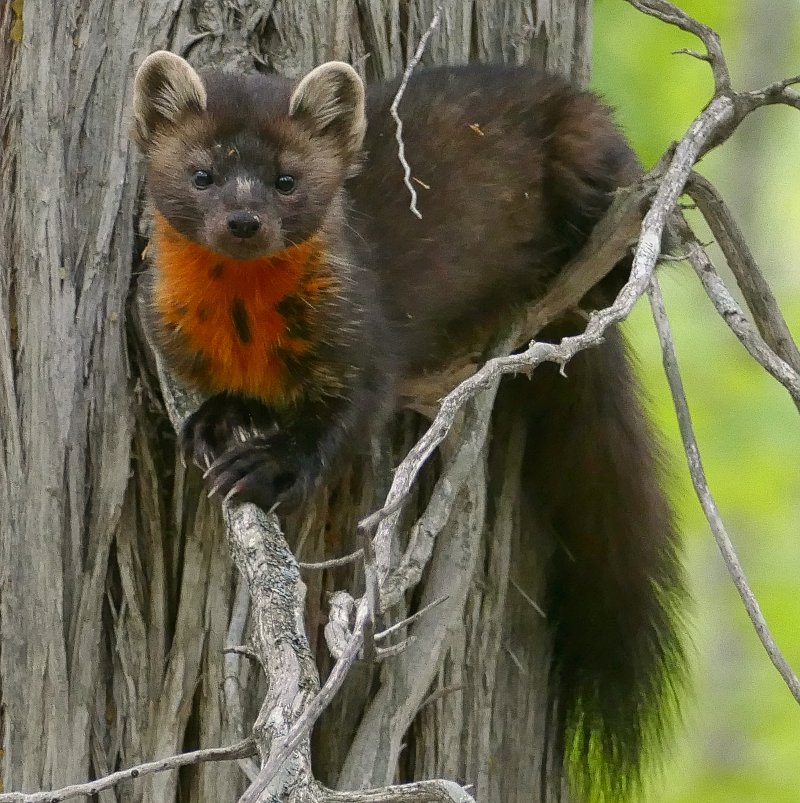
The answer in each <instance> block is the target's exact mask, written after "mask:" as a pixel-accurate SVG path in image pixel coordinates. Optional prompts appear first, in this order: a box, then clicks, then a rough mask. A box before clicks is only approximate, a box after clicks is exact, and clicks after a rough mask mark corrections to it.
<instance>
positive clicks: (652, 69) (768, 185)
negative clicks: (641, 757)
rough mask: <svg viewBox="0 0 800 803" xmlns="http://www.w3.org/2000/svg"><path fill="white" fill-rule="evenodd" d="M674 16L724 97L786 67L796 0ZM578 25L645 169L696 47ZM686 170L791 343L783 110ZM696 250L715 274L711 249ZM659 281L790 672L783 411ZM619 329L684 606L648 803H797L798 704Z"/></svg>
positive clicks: (799, 230)
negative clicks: (671, 530) (695, 169)
mask: <svg viewBox="0 0 800 803" xmlns="http://www.w3.org/2000/svg"><path fill="white" fill-rule="evenodd" d="M678 4H679V5H680V6H681V7H682V8H684V9H685V10H686V11H687V12H688V13H689V14H691V15H693V16H694V17H696V18H697V19H700V20H702V21H703V22H705V23H707V24H709V25H711V26H712V27H713V28H715V29H716V30H717V31H718V33H719V34H720V35H721V37H722V44H723V48H724V51H725V53H726V55H727V57H728V63H729V66H730V69H731V74H732V78H733V82H734V86H735V87H737V88H741V89H752V88H756V87H759V86H762V85H765V84H767V83H769V82H770V81H773V80H777V79H779V78H783V77H786V76H789V75H792V74H797V73H800V0H770V2H764V0H722V1H721V0H682V1H681V0H678ZM594 24H595V33H594V78H593V88H594V89H595V90H596V91H598V92H599V93H601V94H602V95H603V96H604V98H605V100H606V102H608V103H609V104H610V105H611V106H613V107H615V109H616V110H617V115H618V119H619V121H620V123H621V124H622V126H623V128H624V129H625V131H626V133H627V134H628V136H629V137H630V139H631V140H632V142H633V143H634V146H635V148H636V150H637V152H638V153H639V155H640V157H641V159H642V161H643V162H644V163H645V165H647V166H650V165H652V164H653V162H655V161H656V159H657V158H658V157H659V156H660V155H661V153H662V152H663V151H664V149H665V148H666V147H667V146H668V145H669V143H670V142H671V141H673V140H675V139H678V138H679V137H680V136H681V135H682V134H683V133H684V131H685V130H686V128H687V126H688V125H689V123H690V122H691V120H692V119H693V117H694V116H695V115H696V114H697V113H698V112H699V111H700V110H701V109H702V108H703V106H704V105H705V104H706V103H707V102H708V100H709V99H710V97H711V93H712V89H713V84H712V80H711V73H710V70H709V67H708V65H707V64H705V63H704V62H702V61H699V60H697V59H694V58H692V57H690V56H687V55H673V54H672V51H674V50H676V49H678V48H692V49H696V50H702V45H701V44H700V43H699V42H698V41H697V40H696V39H694V38H693V37H692V36H689V35H687V34H684V33H682V32H681V31H679V30H678V29H676V28H673V27H670V26H667V25H665V24H664V23H662V22H660V21H658V20H655V19H653V18H650V17H647V16H645V15H643V14H641V13H640V12H638V11H636V10H635V9H633V8H632V7H631V6H629V5H628V4H627V3H626V2H624V1H623V0H596V2H595V5H594ZM699 169H700V172H702V173H703V174H705V175H706V176H707V177H708V178H710V179H711V180H712V181H713V182H714V183H715V184H716V185H717V186H718V188H719V189H720V190H721V191H722V193H723V195H724V197H725V199H726V201H727V202H728V203H729V205H730V206H731V208H732V209H733V211H734V214H735V215H736V217H737V219H738V221H739V223H740V225H741V227H742V228H743V230H744V232H745V234H746V235H747V237H748V241H749V243H750V245H751V247H752V249H753V251H754V253H755V256H756V259H757V260H758V262H759V264H760V266H761V268H762V270H763V271H764V273H765V274H766V276H767V278H768V280H769V281H770V282H771V284H772V287H773V289H774V290H775V292H776V294H777V295H778V299H779V302H780V304H781V308H782V309H783V311H784V314H785V316H786V318H787V320H788V322H789V325H790V327H791V328H792V331H793V333H794V335H795V338H797V337H800V264H798V253H800V114H798V113H797V111H796V110H792V109H785V108H780V109H778V108H774V107H773V108H767V109H762V110H760V111H759V112H757V113H756V114H755V115H753V116H752V117H751V118H749V119H748V120H746V121H745V124H744V125H742V127H741V128H740V130H739V131H737V132H736V134H735V135H734V137H733V138H732V139H731V140H730V141H729V142H728V143H727V144H725V145H724V146H722V147H721V148H720V149H718V150H717V151H714V152H712V153H711V154H709V155H708V156H707V157H706V158H705V159H704V160H703V163H702V164H701V166H700V168H699ZM704 237H705V235H704ZM705 239H706V240H710V239H711V237H710V236H708V237H705ZM712 254H713V256H714V259H715V262H716V264H717V265H718V266H720V267H722V264H723V260H722V258H721V257H720V255H719V252H718V251H716V250H715V249H714V247H713V246H712ZM725 275H726V277H727V278H728V279H729V286H730V287H732V288H733V287H735V284H734V282H733V280H732V278H730V277H729V276H728V274H727V273H726V274H725ZM661 277H662V286H663V287H664V291H665V293H666V296H667V304H668V310H669V312H670V314H671V319H672V323H673V327H674V330H675V337H676V345H677V349H678V356H679V360H680V364H681V368H682V371H683V376H684V381H685V384H686V390H687V395H688V398H689V403H690V406H691V410H692V415H693V418H694V423H695V427H696V430H697V436H698V439H699V443H700V449H701V453H702V455H703V458H704V462H705V467H706V471H707V474H708V477H709V482H710V484H711V488H712V491H713V492H714V493H715V495H716V498H717V501H718V503H719V505H720V508H721V511H722V513H723V517H724V520H725V522H726V524H727V526H728V528H729V532H730V534H731V537H732V538H733V540H734V542H735V545H736V547H737V550H738V553H739V557H740V559H741V560H742V562H743V564H744V567H745V571H746V573H747V576H748V579H749V581H750V584H751V586H752V588H753V590H754V592H755V593H756V596H757V598H758V600H759V601H760V603H761V606H762V608H763V611H764V613H765V615H766V617H767V621H768V622H769V624H770V626H771V628H772V630H773V633H774V635H775V637H776V639H777V641H778V643H779V644H780V646H781V647H782V649H783V651H784V654H785V655H786V657H787V658H788V660H789V662H790V663H791V664H792V666H793V667H794V668H795V671H800V636H798V633H800V526H799V523H800V416H798V414H797V410H796V409H795V407H794V406H793V404H792V402H791V400H790V398H789V395H788V394H787V393H786V391H784V390H783V388H781V387H780V386H779V385H778V384H777V383H776V382H775V381H774V380H772V379H771V377H769V376H768V375H767V374H766V373H765V372H764V371H763V370H762V369H761V368H760V367H759V366H758V365H757V364H756V363H755V362H753V361H752V360H751V359H750V357H749V356H748V355H747V354H746V353H745V351H744V349H743V348H742V347H741V346H740V345H739V343H738V341H737V340H736V339H735V338H734V337H733V336H732V335H731V333H730V332H729V330H728V329H727V328H726V327H725V326H724V324H723V323H722V321H721V320H720V319H719V317H717V316H716V314H715V313H714V311H713V310H712V308H711V306H710V303H709V301H708V299H707V298H706V296H705V295H704V293H703V290H702V287H701V286H700V284H699V282H698V281H697V279H696V278H695V276H694V273H693V272H692V271H691V269H690V268H689V267H688V266H686V265H683V264H678V265H675V266H668V267H666V268H665V269H663V270H662V271H661ZM627 331H628V335H629V337H630V339H631V340H632V341H633V342H634V343H635V344H636V350H637V352H638V354H639V357H640V363H641V373H642V376H643V380H644V384H645V385H646V387H647V389H648V391H649V393H650V396H651V400H652V409H653V415H654V417H655V419H656V420H657V422H658V424H659V425H660V427H661V428H662V430H663V431H664V432H665V433H666V440H667V447H668V452H669V458H670V459H669V467H670V470H671V475H672V476H671V487H672V495H673V498H674V501H675V506H676V508H677V510H678V512H679V514H680V517H681V520H682V525H683V530H684V531H685V533H686V536H687V550H686V551H687V558H688V566H689V571H690V582H691V587H692V592H693V595H694V598H695V612H694V617H693V627H692V630H693V641H694V654H695V672H694V677H695V689H694V695H693V698H692V699H690V700H689V701H687V704H686V706H685V726H684V729H683V732H682V733H681V734H680V735H679V738H678V739H677V746H676V747H675V749H674V751H673V754H672V756H671V757H670V759H669V760H668V762H667V765H666V771H665V772H664V773H663V775H662V776H661V777H660V778H659V779H658V780H657V781H656V782H655V783H654V784H653V787H652V789H651V792H650V794H649V795H648V796H647V799H648V801H650V802H651V803H699V802H700V801H702V803H723V801H724V803H798V801H800V708H798V706H797V704H796V703H795V702H794V700H793V699H792V697H791V695H790V694H789V692H788V690H787V689H786V687H785V686H784V685H783V683H782V681H781V679H780V678H779V676H778V674H777V672H776V671H775V670H774V668H773V667H772V665H771V663H770V662H769V659H768V658H767V656H766V654H765V653H764V651H763V650H762V648H761V646H760V643H759V642H758V639H757V637H756V635H755V632H754V630H753V628H752V626H751V624H750V622H749V620H748V619H747V617H746V616H745V613H744V609H743V607H742V604H741V602H740V600H739V598H738V596H737V594H736V592H735V590H734V588H733V585H732V584H731V582H730V580H729V579H728V576H727V574H726V571H725V568H724V565H723V563H722V560H721V558H720V556H719V554H718V552H717V549H716V545H715V544H714V541H713V539H712V537H711V534H710V531H709V529H708V526H707V524H706V523H705V520H704V518H703V516H702V513H701V511H700V507H699V504H698V503H697V501H696V498H695V496H694V493H693V490H692V487H691V484H690V482H689V478H688V474H687V471H686V467H685V460H684V458H683V452H682V449H681V447H680V442H679V439H678V430H677V425H676V423H675V417H674V413H673V411H672V402H671V399H670V397H669V391H668V388H667V385H666V382H665V380H664V378H663V371H662V368H661V358H660V352H659V350H658V345H657V341H656V337H655V334H654V330H653V325H652V321H651V318H650V312H649V307H648V306H647V305H646V304H641V303H640V305H639V307H638V309H637V310H636V311H635V313H634V315H633V317H632V319H631V320H630V321H629V323H628V325H627Z"/></svg>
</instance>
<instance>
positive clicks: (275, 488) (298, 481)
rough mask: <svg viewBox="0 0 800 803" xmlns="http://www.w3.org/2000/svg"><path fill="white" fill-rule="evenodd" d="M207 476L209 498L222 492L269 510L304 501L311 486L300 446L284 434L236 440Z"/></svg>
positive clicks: (283, 509)
mask: <svg viewBox="0 0 800 803" xmlns="http://www.w3.org/2000/svg"><path fill="white" fill-rule="evenodd" d="M203 476H204V478H205V480H206V482H207V484H208V486H209V488H210V490H209V492H208V495H209V497H210V496H213V495H214V494H219V495H220V496H221V497H222V498H223V500H224V501H226V502H227V501H229V500H231V499H235V501H237V502H252V503H253V504H255V505H258V506H259V507H260V508H261V509H262V510H267V511H269V510H272V509H273V508H275V507H276V506H280V510H281V512H282V513H283V512H286V511H287V510H290V509H292V508H294V507H296V506H297V504H299V503H300V502H301V501H302V499H303V496H304V495H305V491H306V489H307V488H308V485H309V476H308V472H307V471H305V470H304V469H303V467H302V465H301V462H300V461H299V460H298V459H297V448H296V446H294V445H293V444H292V443H290V442H289V439H288V438H286V437H285V436H284V435H283V433H277V434H276V435H273V436H272V437H262V436H257V437H253V438H251V439H249V440H247V441H245V442H244V443H234V444H233V445H232V446H230V447H229V448H228V449H227V450H226V451H225V452H224V453H223V454H222V455H221V456H220V457H219V458H217V459H216V460H215V461H214V462H213V463H212V464H211V466H210V467H209V468H208V469H207V471H206V473H205V474H204V475H203Z"/></svg>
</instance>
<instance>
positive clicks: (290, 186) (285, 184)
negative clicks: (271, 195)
mask: <svg viewBox="0 0 800 803" xmlns="http://www.w3.org/2000/svg"><path fill="white" fill-rule="evenodd" d="M275 189H276V190H277V191H278V192H279V193H281V194H282V195H288V194H289V193H290V192H293V191H294V176H288V175H284V176H278V178H276V179H275Z"/></svg>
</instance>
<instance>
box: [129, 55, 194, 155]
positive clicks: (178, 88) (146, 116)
mask: <svg viewBox="0 0 800 803" xmlns="http://www.w3.org/2000/svg"><path fill="white" fill-rule="evenodd" d="M205 108H206V89H205V87H204V86H203V82H202V81H201V80H200V76H199V75H198V74H197V73H196V72H195V71H194V69H193V68H192V67H191V65H190V64H189V62H188V61H186V60H185V59H182V58H181V57H180V56H176V55H175V54H174V53H168V52H167V51H166V50H157V51H156V52H155V53H151V54H150V55H149V56H148V57H147V58H146V59H145V60H144V61H143V62H142V66H141V67H139V70H138V72H137V73H136V80H135V81H134V84H133V119H134V126H135V130H134V133H135V136H136V138H137V140H138V141H139V144H140V145H141V146H142V148H145V149H146V148H147V147H148V145H150V144H151V143H152V141H153V136H154V135H155V134H157V133H158V131H159V130H160V129H163V128H164V127H166V126H169V125H172V124H173V123H175V122H177V121H178V119H179V118H180V116H181V115H182V114H183V113H184V112H187V111H194V112H202V111H204V110H205Z"/></svg>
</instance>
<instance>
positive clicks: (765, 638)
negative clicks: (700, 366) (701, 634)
mask: <svg viewBox="0 0 800 803" xmlns="http://www.w3.org/2000/svg"><path fill="white" fill-rule="evenodd" d="M648 295H649V298H650V307H651V309H652V311H653V319H654V320H655V324H656V328H657V329H658V337H659V340H660V341H661V351H662V355H663V359H664V371H665V372H666V374H667V380H668V382H669V387H670V391H671V392H672V400H673V402H674V404H675V413H676V414H677V417H678V424H679V426H680V431H681V438H682V439H683V448H684V450H685V452H686V459H687V461H688V463H689V473H690V474H691V477H692V484H693V485H694V489H695V492H696V493H697V498H698V499H699V500H700V505H701V506H702V508H703V513H705V516H706V519H707V520H708V523H709V525H710V527H711V532H712V533H713V534H714V539H715V540H716V542H717V546H718V547H719V550H720V552H721V554H722V558H723V560H724V561H725V565H726V566H727V568H728V573H729V574H730V576H731V580H733V584H734V585H735V586H736V590H737V591H738V592H739V596H740V597H741V598H742V602H743V603H744V607H745V610H746V611H747V615H748V616H749V617H750V621H751V622H752V623H753V626H754V627H755V630H756V633H757V634H758V637H759V639H760V641H761V643H762V645H763V646H764V649H765V650H766V652H767V655H769V657H770V660H771V661H772V663H773V665H774V666H775V668H776V669H777V670H778V672H779V673H780V675H781V677H782V678H783V680H784V682H785V683H786V686H787V687H788V689H789V691H790V692H791V693H792V695H793V697H794V698H795V700H797V702H798V703H800V680H798V678H797V676H796V675H795V674H794V672H793V671H792V669H791V667H790V666H789V664H788V663H787V661H786V659H785V658H784V657H783V655H782V654H781V651H780V649H779V648H778V646H777V644H776V643H775V640H774V638H773V637H772V634H771V633H770V631H769V627H768V625H767V622H766V620H765V619H764V615H763V614H762V612H761V608H760V607H759V605H758V601H757V600H756V598H755V595H754V594H753V592H752V590H751V589H750V586H749V585H748V584H747V578H746V577H745V575H744V570H743V569H742V565H741V563H739V559H738V557H737V556H736V551H735V550H734V548H733V544H732V543H731V540H730V537H729V536H728V533H727V532H726V530H725V525H724V524H723V522H722V517H721V516H720V514H719V510H718V508H717V505H716V502H715V501H714V497H713V496H712V495H711V491H710V489H709V487H708V482H707V480H706V476H705V471H704V470H703V463H702V461H701V459H700V451H699V449H698V447H697V440H696V439H695V435H694V430H693V428H692V419H691V416H690V414H689V407H688V405H687V403H686V395H685V394H684V391H683V382H682V381H681V376H680V372H679V371H678V362H677V358H676V356H675V346H674V344H673V340H672V333H671V331H670V326H669V321H668V319H667V313H666V310H665V308H664V299H663V298H662V296H661V291H660V289H659V286H658V282H657V281H656V280H655V278H654V279H653V281H652V284H651V286H650V288H649V290H648Z"/></svg>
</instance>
